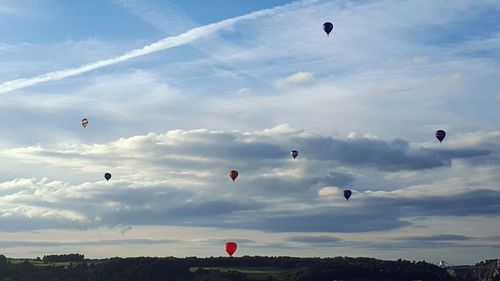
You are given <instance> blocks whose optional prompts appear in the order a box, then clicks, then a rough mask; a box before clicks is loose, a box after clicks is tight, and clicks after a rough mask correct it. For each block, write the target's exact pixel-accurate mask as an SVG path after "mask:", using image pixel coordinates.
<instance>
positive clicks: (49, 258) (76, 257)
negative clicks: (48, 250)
mask: <svg viewBox="0 0 500 281" xmlns="http://www.w3.org/2000/svg"><path fill="white" fill-rule="evenodd" d="M84 259H85V256H84V255H80V254H66V255H46V256H43V258H42V260H43V261H44V262H68V261H69V262H72V261H73V262H75V261H83V260H84Z"/></svg>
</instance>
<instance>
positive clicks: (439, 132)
mask: <svg viewBox="0 0 500 281" xmlns="http://www.w3.org/2000/svg"><path fill="white" fill-rule="evenodd" d="M445 137H446V132H445V131H443V130H437V131H436V139H438V140H439V142H443V140H444V138H445Z"/></svg>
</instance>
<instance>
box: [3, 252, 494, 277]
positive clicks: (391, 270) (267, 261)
mask: <svg viewBox="0 0 500 281" xmlns="http://www.w3.org/2000/svg"><path fill="white" fill-rule="evenodd" d="M73 255H77V256H73ZM70 256H71V257H73V258H76V257H78V258H81V259H80V260H79V261H78V260H77V261H75V260H74V259H67V260H66V261H67V263H64V262H61V258H69V257H70ZM47 257H49V259H52V261H45V260H46V258H47ZM53 258H54V256H45V257H44V259H43V260H44V263H42V262H40V261H36V260H25V261H20V260H11V259H8V258H6V257H5V256H3V255H0V281H32V280H33V281H34V280H37V281H137V280H140V281H160V280H170V281H216V280H217V281H221V280H222V281H228V280H231V281H256V280H266V281H284V280H286V281H333V280H343V281H369V280H373V281H414V280H421V281H486V280H488V281H493V280H494V281H497V280H499V278H500V277H499V276H496V275H495V273H494V272H495V271H494V270H491V271H489V273H488V274H489V275H488V276H487V277H488V278H489V279H481V276H479V275H478V274H477V272H476V273H475V274H470V272H469V273H467V274H465V273H464V274H462V275H460V274H458V273H457V272H451V273H452V274H450V273H449V272H448V270H447V269H444V268H440V267H438V266H436V265H433V264H430V263H427V262H424V261H419V262H414V261H413V262H410V261H405V260H397V261H386V260H378V259H372V258H347V257H337V258H294V257H259V256H257V257H250V256H244V257H238V258H226V257H210V258H196V257H188V258H174V257H168V258H150V257H138V258H110V259H101V260H89V259H83V255H78V254H72V255H59V258H56V259H55V260H54V259H53ZM70 260H71V261H70ZM491 263H492V262H491ZM241 268H257V269H263V270H262V272H260V273H259V274H260V275H259V276H257V275H252V274H250V273H248V272H245V271H241V272H240V271H239V270H240V269H241ZM266 268H270V269H271V270H270V271H269V274H267V271H266ZM497 271H498V269H497ZM464 272H465V271H464ZM495 278H496V279H495Z"/></svg>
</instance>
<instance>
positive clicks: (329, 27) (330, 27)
mask: <svg viewBox="0 0 500 281" xmlns="http://www.w3.org/2000/svg"><path fill="white" fill-rule="evenodd" d="M323 30H324V31H325V32H326V35H328V36H330V32H332V30H333V23H331V22H325V23H324V24H323Z"/></svg>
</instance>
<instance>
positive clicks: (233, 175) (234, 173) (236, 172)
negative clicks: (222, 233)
mask: <svg viewBox="0 0 500 281" xmlns="http://www.w3.org/2000/svg"><path fill="white" fill-rule="evenodd" d="M228 176H229V177H230V178H231V179H232V180H233V181H234V180H235V179H236V178H237V177H238V171H236V170H232V171H231V172H229V175H228Z"/></svg>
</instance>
